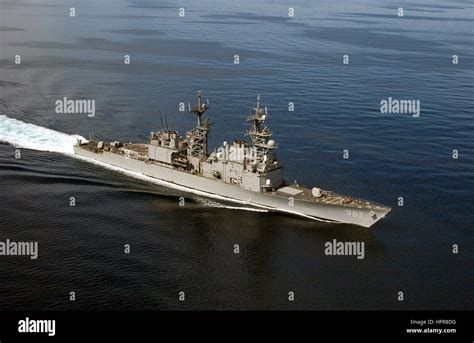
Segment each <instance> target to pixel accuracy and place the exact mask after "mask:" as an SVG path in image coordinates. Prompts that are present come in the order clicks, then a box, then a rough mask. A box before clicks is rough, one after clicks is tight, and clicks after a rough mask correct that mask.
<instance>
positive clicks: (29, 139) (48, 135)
mask: <svg viewBox="0 0 474 343" xmlns="http://www.w3.org/2000/svg"><path fill="white" fill-rule="evenodd" d="M78 139H81V140H83V141H86V139H85V138H84V137H82V136H79V135H68V134H66V133H62V132H58V131H54V130H51V129H47V128H45V127H41V126H38V125H34V124H28V123H25V122H22V121H21V120H17V119H13V118H9V117H7V116H5V115H0V142H3V143H8V144H11V145H13V146H16V147H19V148H25V149H32V150H39V151H52V152H59V153H63V154H74V149H73V145H74V144H75V143H76V141H77V140H78Z"/></svg>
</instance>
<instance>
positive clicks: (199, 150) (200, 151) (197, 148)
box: [188, 91, 211, 157]
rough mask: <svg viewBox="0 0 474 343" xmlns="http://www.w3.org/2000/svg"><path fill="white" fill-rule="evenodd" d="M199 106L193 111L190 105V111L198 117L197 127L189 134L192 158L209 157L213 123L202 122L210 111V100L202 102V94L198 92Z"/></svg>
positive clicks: (207, 120)
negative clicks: (209, 140)
mask: <svg viewBox="0 0 474 343" xmlns="http://www.w3.org/2000/svg"><path fill="white" fill-rule="evenodd" d="M197 97H198V102H197V105H196V106H194V107H193V108H192V109H191V104H189V103H188V107H189V111H190V112H192V113H194V114H195V115H196V116H197V125H196V127H195V128H194V129H193V130H191V131H190V132H189V145H190V153H191V156H194V157H207V141H208V136H209V130H210V128H211V123H210V121H209V119H208V118H206V120H205V122H204V123H202V122H201V116H202V115H203V114H204V113H205V112H206V111H207V110H208V109H209V100H207V101H206V103H203V102H202V92H201V91H198V92H197Z"/></svg>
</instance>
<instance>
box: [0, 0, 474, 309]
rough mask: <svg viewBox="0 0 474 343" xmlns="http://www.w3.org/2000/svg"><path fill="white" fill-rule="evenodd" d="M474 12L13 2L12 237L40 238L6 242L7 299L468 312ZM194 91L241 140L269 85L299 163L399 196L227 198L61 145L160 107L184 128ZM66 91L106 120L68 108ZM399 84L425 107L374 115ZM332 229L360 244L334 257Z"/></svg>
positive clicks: (1, 170)
mask: <svg viewBox="0 0 474 343" xmlns="http://www.w3.org/2000/svg"><path fill="white" fill-rule="evenodd" d="M71 7H74V8H75V17H71V16H70V8H71ZM180 7H183V8H184V10H185V12H184V13H185V15H184V16H180V15H179V8H180ZM289 7H293V8H294V17H289V15H288V8H289ZM400 7H402V8H403V12H404V15H403V16H402V17H400V16H398V14H397V13H398V9H399V8H400ZM473 24H474V2H473V1H467V0H459V1H456V0H453V1H437V0H422V1H413V0H411V1H404V0H399V1H382V0H369V1H356V0H353V1H352V0H351V1H349V0H348V1H329V0H327V1H294V2H293V3H292V4H290V3H289V2H287V1H279V0H276V1H274V0H252V1H249V0H243V1H238V2H230V1H229V2H223V1H211V0H200V1H188V0H183V1H180V2H179V4H177V3H176V2H173V1H151V0H148V1H146V0H114V1H112V0H107V1H97V0H94V1H92V0H85V1H80V2H79V1H77V2H73V1H53V0H44V1H32V0H29V1H19V0H0V141H2V143H1V144H0V241H5V240H6V239H10V240H12V241H36V242H38V245H39V255H38V258H37V259H35V260H32V259H30V258H29V257H27V256H0V308H1V309H2V310H176V309H178V310H179V309H192V310H232V309H236V310H244V309H251V310H473V309H474V288H473V284H474V110H473V108H474V97H473V94H474V93H473V86H474V56H473V52H474V35H473V34H474V32H473V31H474V25H473ZM17 55H19V57H20V58H21V63H20V64H15V60H17V57H18V56H17ZM124 55H129V56H130V64H125V63H124ZM235 55H238V57H239V62H240V63H239V64H235V63H234V58H235ZM344 55H347V57H348V58H349V63H348V64H344V63H343V56H344ZM453 55H456V56H457V63H453V60H454V58H453ZM198 90H202V91H203V92H204V96H205V98H209V100H210V106H211V108H210V110H209V112H208V114H209V117H210V119H211V120H212V122H213V128H212V132H211V138H210V140H211V141H210V146H211V147H217V146H220V145H221V144H222V142H223V141H232V140H233V139H236V138H245V136H244V132H245V130H247V129H248V123H247V122H246V121H245V119H246V116H247V115H248V114H249V111H250V109H251V108H252V107H253V106H254V104H255V99H256V96H257V95H258V94H259V95H260V96H261V98H262V102H263V104H264V105H266V106H267V108H268V112H269V120H268V122H267V124H268V125H269V127H270V128H271V129H272V130H273V133H274V138H275V140H276V141H277V143H278V145H279V149H278V152H277V153H278V156H279V158H280V159H282V160H283V161H284V163H285V167H284V168H285V177H286V179H287V180H288V181H290V182H292V181H293V180H297V182H298V183H299V184H302V185H306V186H313V185H317V186H319V187H322V188H324V189H330V190H333V191H336V192H339V193H343V194H350V195H352V196H355V197H360V198H365V199H369V200H372V201H376V202H379V203H382V204H386V205H389V206H391V207H392V212H391V213H390V214H389V215H388V216H387V218H385V219H384V220H381V221H380V222H378V223H377V224H376V225H375V226H373V227H372V228H370V229H366V228H361V227H357V226H351V225H341V224H339V225H334V224H332V225H331V224H327V223H320V222H315V221H310V220H306V219H304V218H295V217H290V216H286V215H281V214H275V213H268V212H258V211H251V210H250V209H248V208H244V209H235V208H232V207H229V206H226V205H225V204H219V203H218V201H216V200H212V201H210V200H206V199H202V198H200V197H197V196H195V195H192V194H185V193H182V192H181V191H179V190H176V189H169V188H165V187H162V186H159V185H156V184H151V183H148V182H146V181H144V180H140V179H134V178H132V177H130V176H128V175H125V174H123V173H121V172H119V171H114V170H108V169H103V168H102V167H100V166H98V165H95V164H91V163H88V162H86V161H82V160H79V159H76V158H72V157H71V156H70V155H69V154H68V151H69V150H68V149H69V148H70V147H71V146H72V143H71V142H73V141H74V139H73V136H69V135H71V134H77V135H81V136H83V137H86V138H89V136H90V135H91V134H93V135H94V136H95V137H99V138H101V139H107V140H121V141H126V142H128V141H134V142H145V141H146V140H147V139H148V136H149V133H150V131H157V130H160V129H161V128H162V126H163V125H164V124H162V118H163V120H164V121H166V122H167V125H168V126H169V127H171V128H173V129H176V130H177V131H179V132H180V133H182V134H184V133H185V132H186V131H187V130H189V129H191V128H192V127H193V126H194V124H195V118H194V117H193V115H192V114H190V113H188V112H187V111H185V112H181V111H179V104H180V103H181V102H183V103H185V104H187V103H188V102H191V103H193V102H194V101H195V95H196V92H197V91H198ZM64 97H68V98H70V99H93V100H95V102H96V114H95V116H94V117H88V116H87V115H86V114H63V113H56V111H55V101H56V100H58V99H63V98H64ZM389 97H391V98H393V99H413V100H419V101H420V104H421V111H420V116H418V117H416V116H413V115H411V114H409V113H381V111H380V102H381V100H383V99H388V98H389ZM290 102H292V103H293V104H294V111H292V112H291V111H289V110H288V109H289V108H288V104H289V103H290ZM186 107H187V106H186ZM25 123H29V124H33V125H27V124H25ZM165 125H166V124H165ZM45 128H47V129H51V130H54V131H50V130H46V129H45ZM246 138H247V139H248V137H246ZM17 150H19V151H20V153H21V157H20V158H16V156H15V154H16V152H17ZM344 150H347V151H348V152H349V158H348V159H344V158H343V151H344ZM180 196H184V197H185V198H186V205H185V206H183V207H180V206H179V204H178V198H179V197H180ZM71 197H74V198H75V201H76V206H74V207H71V206H70V198H71ZM400 197H402V198H403V206H399V199H400ZM334 239H336V240H337V241H342V242H350V241H357V242H364V244H365V258H364V259H362V260H359V259H357V258H355V257H354V256H327V255H326V254H325V243H326V242H328V241H332V240H334ZM126 244H128V245H129V246H130V253H129V254H125V253H124V245H126ZM235 244H238V245H239V246H240V253H239V254H234V245H235ZM454 245H457V247H458V252H457V253H453V246H454ZM180 291H184V292H185V294H186V300H185V301H184V302H180V301H179V300H178V293H179V292H180ZM70 292H75V295H76V299H75V301H70ZM289 292H294V294H295V300H294V301H292V302H291V301H288V293H289ZM399 292H403V295H404V298H403V301H399V299H398V298H399Z"/></svg>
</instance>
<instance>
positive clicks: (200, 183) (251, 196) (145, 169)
mask: <svg viewBox="0 0 474 343" xmlns="http://www.w3.org/2000/svg"><path fill="white" fill-rule="evenodd" d="M74 152H75V154H77V155H80V156H83V157H86V158H89V159H92V160H95V161H99V162H102V163H105V164H108V165H111V166H115V167H119V168H122V169H125V170H128V171H132V172H136V173H140V174H142V175H145V176H148V177H152V178H155V179H158V180H161V181H164V182H168V183H172V184H175V185H177V186H180V187H184V188H186V190H187V191H188V192H190V193H199V194H200V195H205V196H209V197H210V198H215V197H216V196H217V197H219V198H224V199H225V200H227V201H230V202H235V203H240V204H246V205H251V206H254V207H258V208H264V209H267V210H270V211H277V212H285V213H289V214H293V215H298V216H303V217H306V218H311V219H316V220H320V221H328V222H337V223H348V224H355V225H359V226H363V227H367V228H368V227H370V226H372V225H373V224H375V223H376V222H377V221H378V220H380V219H382V218H384V217H385V215H386V214H387V213H388V212H389V211H390V208H388V207H384V206H377V205H375V204H374V206H370V208H367V206H365V207H364V206H356V205H348V204H330V203H317V202H314V201H307V200H304V199H297V198H291V197H289V196H285V195H281V194H278V193H272V192H263V193H259V192H254V191H250V190H246V189H243V188H241V187H239V186H238V185H232V184H227V183H223V182H220V181H218V180H214V179H209V178H206V177H204V176H202V175H199V174H193V173H190V172H186V171H180V170H177V169H175V168H173V167H172V166H171V165H166V164H162V163H154V162H150V161H145V160H140V159H134V158H127V157H125V156H123V155H119V154H116V153H112V152H108V151H101V152H100V153H97V152H94V151H90V150H88V149H84V148H82V147H81V146H80V145H76V146H74Z"/></svg>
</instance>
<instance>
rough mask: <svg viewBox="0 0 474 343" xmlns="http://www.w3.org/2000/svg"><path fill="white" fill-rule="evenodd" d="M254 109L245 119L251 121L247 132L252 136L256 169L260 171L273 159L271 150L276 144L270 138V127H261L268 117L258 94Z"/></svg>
mask: <svg viewBox="0 0 474 343" xmlns="http://www.w3.org/2000/svg"><path fill="white" fill-rule="evenodd" d="M254 110H255V112H254V113H253V114H251V115H250V116H249V117H248V118H247V121H250V122H251V123H252V128H251V129H250V131H248V132H247V134H248V135H250V137H251V138H252V143H253V146H254V161H255V163H256V164H257V169H258V170H260V171H262V170H264V169H265V167H266V166H267V165H269V164H270V163H271V161H272V160H273V150H275V149H276V148H277V145H276V143H275V141H274V140H271V139H270V138H271V136H272V135H273V134H272V132H271V131H270V129H269V128H268V127H266V126H264V127H263V128H262V125H263V124H264V122H265V120H267V119H268V112H267V107H266V106H265V107H264V108H262V107H261V106H260V95H259V96H257V106H256V107H255V108H254Z"/></svg>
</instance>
